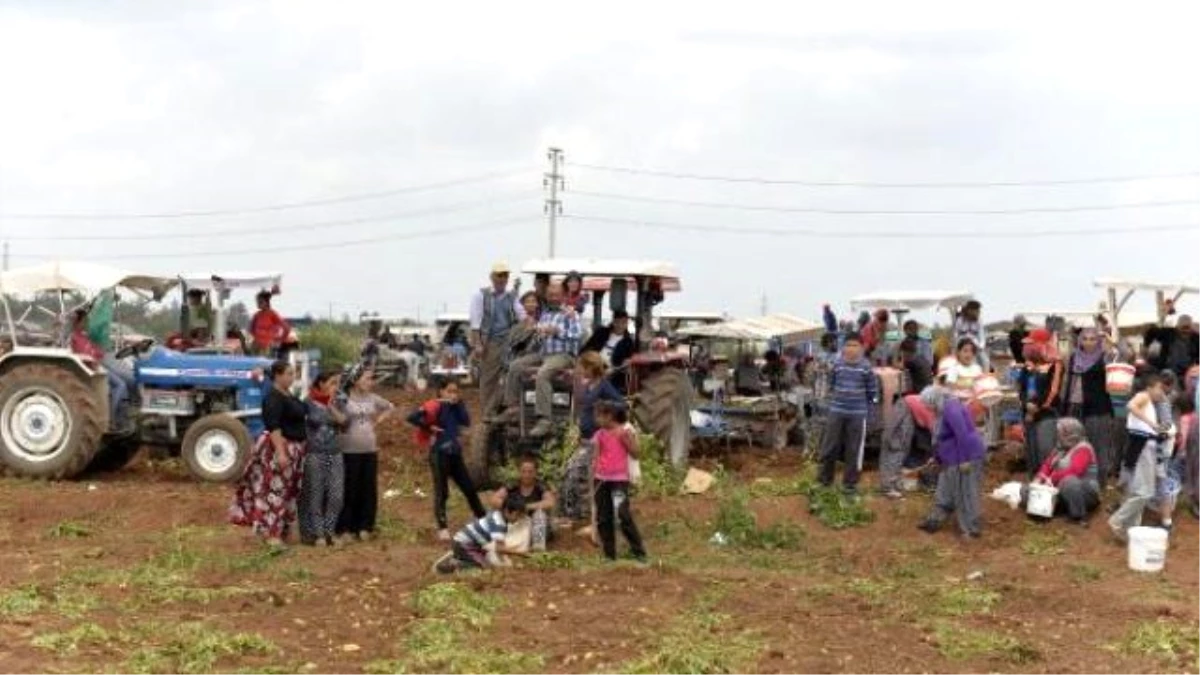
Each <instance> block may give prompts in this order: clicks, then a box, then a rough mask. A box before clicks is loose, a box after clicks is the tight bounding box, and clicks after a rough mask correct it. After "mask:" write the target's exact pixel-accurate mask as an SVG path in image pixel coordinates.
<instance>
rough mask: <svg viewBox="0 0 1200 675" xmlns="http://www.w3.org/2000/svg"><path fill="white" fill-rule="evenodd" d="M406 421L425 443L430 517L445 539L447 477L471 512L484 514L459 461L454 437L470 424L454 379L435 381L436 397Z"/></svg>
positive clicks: (460, 456)
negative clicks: (430, 475)
mask: <svg viewBox="0 0 1200 675" xmlns="http://www.w3.org/2000/svg"><path fill="white" fill-rule="evenodd" d="M408 423H409V424H411V425H413V426H415V427H417V429H419V431H418V433H417V436H418V438H417V440H418V442H420V443H421V444H422V445H426V446H428V447H429V468H430V471H431V472H432V473H433V517H434V520H435V521H437V528H438V539H439V540H440V541H449V540H450V531H449V530H448V529H447V522H448V521H447V519H446V501H447V500H448V499H449V498H450V481H451V480H453V481H454V484H455V485H457V486H458V489H459V491H461V492H462V494H463V497H466V499H467V503H468V504H470V505H471V513H473V514H475V517H476V518H482V517H484V516H485V515H487V511H486V510H484V508H483V504H482V503H481V502H480V501H479V493H478V492H477V491H476V490H475V485H474V483H472V482H471V475H470V474H469V473H468V472H467V465H466V463H464V462H463V450H462V443H460V442H459V440H458V437H459V434H460V433H461V431H462V429H463V428H465V427H468V426H470V424H471V418H470V416H469V415H468V414H467V406H466V405H464V404H463V402H462V399H461V397H460V395H459V390H458V383H457V382H455V381H454V380H446V381H444V382H441V383H439V384H438V393H437V398H435V399H432V400H429V401H426V402H425V403H423V404H421V407H420V408H417V409H416V410H415V411H413V413H412V414H411V415H409V416H408Z"/></svg>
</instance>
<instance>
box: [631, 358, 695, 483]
mask: <svg viewBox="0 0 1200 675" xmlns="http://www.w3.org/2000/svg"><path fill="white" fill-rule="evenodd" d="M633 405H634V407H633V416H634V419H635V420H636V421H637V422H638V424H639V425H640V426H641V428H642V430H643V431H645V432H647V433H650V434H653V435H654V436H656V437H657V438H658V439H659V440H660V441H662V443H663V446H664V447H665V448H666V450H667V458H668V459H670V461H671V464H673V465H674V466H675V467H677V468H684V467H685V466H687V462H688V454H689V452H690V451H691V445H692V383H691V381H690V380H689V379H688V376H687V373H685V372H684V371H682V370H680V369H678V368H664V369H662V370H660V371H658V372H656V373H653V374H651V375H649V376H648V377H646V378H645V379H644V380H642V387H641V391H639V392H638V393H637V396H636V397H635V399H634V404H633Z"/></svg>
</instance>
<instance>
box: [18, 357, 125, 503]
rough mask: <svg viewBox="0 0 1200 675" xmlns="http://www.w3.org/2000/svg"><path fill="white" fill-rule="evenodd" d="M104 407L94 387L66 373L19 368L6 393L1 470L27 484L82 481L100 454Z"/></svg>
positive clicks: (45, 366) (51, 368)
mask: <svg viewBox="0 0 1200 675" xmlns="http://www.w3.org/2000/svg"><path fill="white" fill-rule="evenodd" d="M103 406H104V402H103V401H101V400H99V399H98V397H97V396H96V394H95V390H94V389H93V388H92V386H91V385H90V384H89V383H88V382H87V381H86V380H85V379H83V378H81V377H80V376H79V375H77V374H75V373H73V372H71V371H70V370H68V369H67V368H65V367H62V366H58V365H50V364H47V363H29V364H22V365H18V366H16V367H14V368H13V369H12V370H10V371H8V372H7V373H5V374H4V385H3V388H0V466H3V467H7V469H8V471H9V472H10V473H11V474H13V475H16V476H20V477H24V478H41V479H53V480H58V479H62V478H74V477H75V476H78V475H79V474H81V473H83V471H84V469H86V468H87V465H88V463H89V462H91V461H92V457H94V456H95V455H96V452H97V450H99V449H100V444H101V440H102V438H103V436H104V432H105V429H104V420H105V418H106V414H105V410H104V408H103Z"/></svg>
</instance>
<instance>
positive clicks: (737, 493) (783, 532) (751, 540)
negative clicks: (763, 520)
mask: <svg viewBox="0 0 1200 675" xmlns="http://www.w3.org/2000/svg"><path fill="white" fill-rule="evenodd" d="M713 528H714V529H715V530H716V532H717V533H718V534H720V535H721V536H722V537H723V538H724V539H725V541H726V542H728V544H729V545H731V546H736V547H740V548H752V549H763V550H769V551H795V550H798V549H800V548H802V547H803V545H804V539H805V532H804V530H803V528H801V527H800V526H798V525H795V524H794V523H788V522H778V523H775V524H773V525H770V526H768V527H760V526H759V524H758V516H756V515H755V514H754V512H753V511H751V510H750V494H749V492H748V491H747V490H745V489H737V490H733V491H732V492H730V493H729V494H728V495H726V496H724V497H722V498H721V501H720V504H719V505H718V507H717V515H716V518H715V519H714V520H713Z"/></svg>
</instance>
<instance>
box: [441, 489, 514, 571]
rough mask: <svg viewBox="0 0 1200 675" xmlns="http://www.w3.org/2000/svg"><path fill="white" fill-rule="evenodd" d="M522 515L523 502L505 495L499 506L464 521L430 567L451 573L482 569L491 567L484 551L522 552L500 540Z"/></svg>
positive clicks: (502, 539) (497, 553)
mask: <svg viewBox="0 0 1200 675" xmlns="http://www.w3.org/2000/svg"><path fill="white" fill-rule="evenodd" d="M524 517H525V502H524V501H523V500H522V499H521V498H520V497H519V496H517V495H509V497H508V499H506V500H505V501H504V504H503V505H502V506H501V507H500V509H498V510H496V511H492V512H491V513H489V514H487V515H485V516H483V517H482V518H480V519H478V520H473V521H471V522H470V523H467V525H466V526H465V527H463V529H461V530H459V531H458V533H457V534H455V535H454V539H453V540H452V542H451V544H450V552H449V553H447V554H445V555H443V556H442V557H441V558H439V559H438V561H437V562H435V563H434V564H433V569H434V571H436V572H440V573H442V574H452V573H454V572H457V571H459V570H463V569H486V568H489V567H493V563H492V561H491V560H489V557H488V551H489V549H490V550H493V551H495V553H496V555H497V556H499V555H523V554H522V553H521V552H520V551H518V550H515V549H510V548H508V547H507V546H506V545H505V543H504V540H505V538H506V537H507V536H508V528H509V526H510V525H513V524H515V523H517V522H518V521H520V519H521V518H524Z"/></svg>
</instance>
